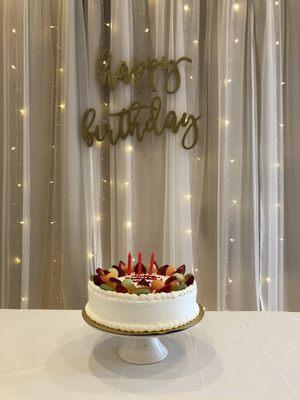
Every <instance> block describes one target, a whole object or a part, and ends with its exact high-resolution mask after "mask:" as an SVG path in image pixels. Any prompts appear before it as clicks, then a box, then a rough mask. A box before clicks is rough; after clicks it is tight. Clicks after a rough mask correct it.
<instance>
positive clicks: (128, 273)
mask: <svg viewBox="0 0 300 400" xmlns="http://www.w3.org/2000/svg"><path fill="white" fill-rule="evenodd" d="M131 260H132V255H131V253H130V252H129V253H128V260H127V275H130V274H131Z"/></svg>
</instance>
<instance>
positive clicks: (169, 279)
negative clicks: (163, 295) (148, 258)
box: [165, 275, 177, 285]
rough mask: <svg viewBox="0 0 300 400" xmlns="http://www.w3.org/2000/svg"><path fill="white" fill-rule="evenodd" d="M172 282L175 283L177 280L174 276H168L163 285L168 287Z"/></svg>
mask: <svg viewBox="0 0 300 400" xmlns="http://www.w3.org/2000/svg"><path fill="white" fill-rule="evenodd" d="M173 281H177V278H176V276H173V275H172V276H170V278H168V279H167V280H166V281H165V285H168V284H170V283H171V282H173Z"/></svg>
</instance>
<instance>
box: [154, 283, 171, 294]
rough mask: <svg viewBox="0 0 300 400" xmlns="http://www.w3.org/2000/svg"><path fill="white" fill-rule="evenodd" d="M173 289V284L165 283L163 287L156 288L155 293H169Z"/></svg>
mask: <svg viewBox="0 0 300 400" xmlns="http://www.w3.org/2000/svg"><path fill="white" fill-rule="evenodd" d="M171 291H172V286H171V285H165V286H163V287H162V288H161V289H158V290H156V292H155V293H169V292H171Z"/></svg>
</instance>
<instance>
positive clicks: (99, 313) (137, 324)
mask: <svg viewBox="0 0 300 400" xmlns="http://www.w3.org/2000/svg"><path fill="white" fill-rule="evenodd" d="M121 263H122V262H120V263H119V267H116V266H115V268H111V269H109V270H105V269H97V272H96V274H95V275H93V276H92V277H91V279H90V281H89V283H88V303H87V305H86V307H85V311H86V314H87V315H88V317H89V318H90V319H92V320H93V321H95V322H97V323H99V324H101V325H104V326H107V327H109V328H113V329H117V330H121V331H128V332H152V331H160V330H168V329H173V328H177V327H179V326H181V325H185V324H186V323H188V322H190V321H192V320H193V319H194V318H196V317H197V315H198V314H199V306H198V304H197V301H196V298H197V285H196V282H195V280H194V277H193V275H192V274H186V275H184V274H181V273H180V272H178V271H181V272H182V271H183V270H184V272H185V266H180V267H178V268H177V269H175V268H174V267H172V268H173V269H171V268H169V269H168V267H169V266H164V267H161V268H156V272H155V273H151V274H148V273H142V274H141V273H136V270H135V271H134V272H133V273H131V274H129V275H128V274H126V272H125V271H126V266H125V264H124V263H122V264H123V265H124V266H125V267H124V269H125V271H124V272H125V273H124V274H123V273H122V271H121V267H122V264H121ZM183 267H184V268H183ZM113 269H115V270H116V271H117V272H114V271H113ZM167 271H168V272H172V271H174V272H173V273H172V274H170V273H169V274H168V275H162V273H163V272H167ZM144 272H146V271H144ZM111 273H113V275H114V276H111V275H110V274H111ZM120 275H122V276H120Z"/></svg>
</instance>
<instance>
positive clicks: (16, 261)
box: [14, 257, 22, 265]
mask: <svg viewBox="0 0 300 400" xmlns="http://www.w3.org/2000/svg"><path fill="white" fill-rule="evenodd" d="M14 261H15V263H16V264H17V265H18V264H21V262H22V260H21V258H20V257H15V258H14Z"/></svg>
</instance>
